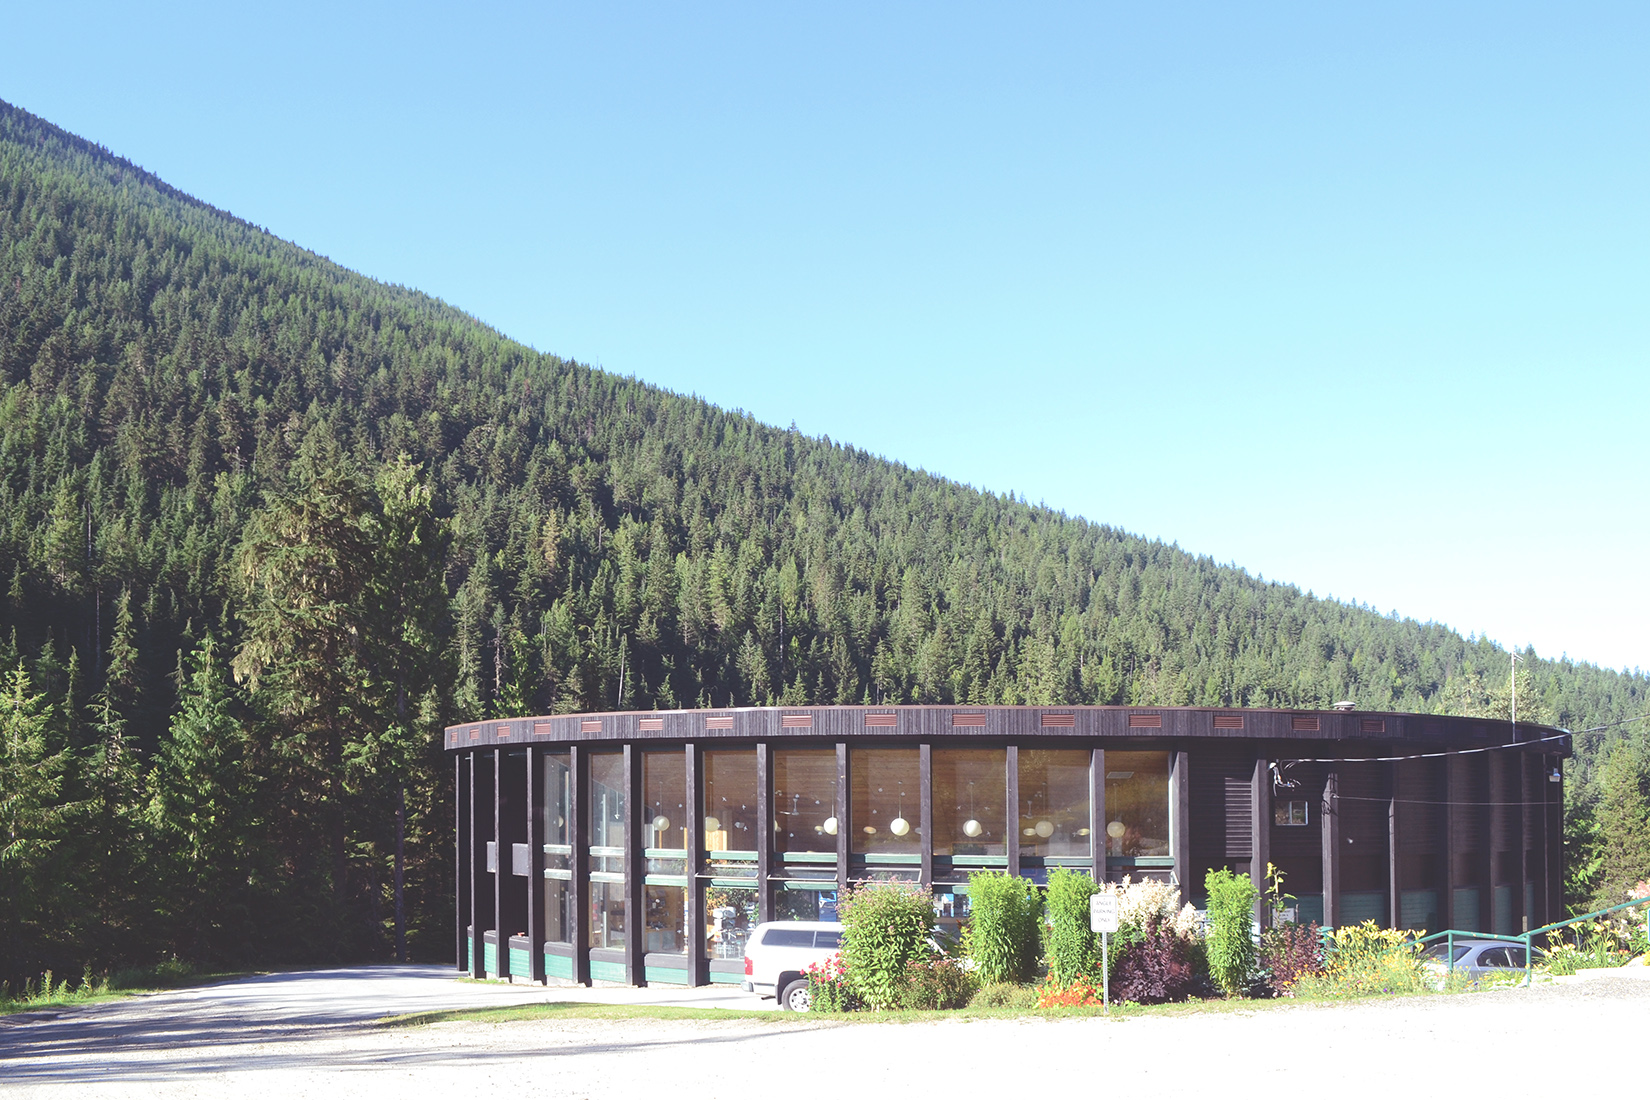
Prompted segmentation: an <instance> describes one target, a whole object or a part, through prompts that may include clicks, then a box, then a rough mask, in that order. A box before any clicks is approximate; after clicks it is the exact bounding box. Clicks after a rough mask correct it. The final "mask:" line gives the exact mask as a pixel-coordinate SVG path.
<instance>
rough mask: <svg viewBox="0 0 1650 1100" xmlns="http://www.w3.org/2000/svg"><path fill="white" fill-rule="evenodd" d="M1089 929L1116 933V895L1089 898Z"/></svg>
mask: <svg viewBox="0 0 1650 1100" xmlns="http://www.w3.org/2000/svg"><path fill="white" fill-rule="evenodd" d="M1089 927H1090V928H1091V929H1093V930H1094V931H1096V932H1105V933H1111V932H1115V931H1117V895H1116V894H1095V895H1093V896H1091V897H1090V898H1089Z"/></svg>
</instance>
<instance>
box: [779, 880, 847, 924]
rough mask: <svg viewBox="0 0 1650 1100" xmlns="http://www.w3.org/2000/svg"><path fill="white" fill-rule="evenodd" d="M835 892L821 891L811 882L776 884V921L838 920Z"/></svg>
mask: <svg viewBox="0 0 1650 1100" xmlns="http://www.w3.org/2000/svg"><path fill="white" fill-rule="evenodd" d="M836 899H837V892H836V891H835V890H820V889H817V888H816V887H815V886H814V885H813V884H812V883H809V882H776V883H774V886H773V919H774V920H836V917H837V910H836Z"/></svg>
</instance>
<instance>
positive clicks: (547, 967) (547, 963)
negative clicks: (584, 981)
mask: <svg viewBox="0 0 1650 1100" xmlns="http://www.w3.org/2000/svg"><path fill="white" fill-rule="evenodd" d="M544 972H545V974H546V975H548V976H549V977H552V978H566V979H567V980H568V981H572V980H573V960H572V958H571V957H569V956H567V955H552V954H551V953H550V952H548V951H546V952H545V953H544Z"/></svg>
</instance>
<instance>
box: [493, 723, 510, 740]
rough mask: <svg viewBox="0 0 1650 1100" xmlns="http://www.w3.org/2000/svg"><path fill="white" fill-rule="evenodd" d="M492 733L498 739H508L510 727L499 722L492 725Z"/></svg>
mask: <svg viewBox="0 0 1650 1100" xmlns="http://www.w3.org/2000/svg"><path fill="white" fill-rule="evenodd" d="M493 735H494V736H495V737H497V738H498V739H499V740H500V741H508V740H510V727H509V726H506V725H504V724H503V723H500V724H499V725H496V726H494V727H493Z"/></svg>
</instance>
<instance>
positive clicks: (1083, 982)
mask: <svg viewBox="0 0 1650 1100" xmlns="http://www.w3.org/2000/svg"><path fill="white" fill-rule="evenodd" d="M1103 992H1104V991H1103V989H1102V988H1101V985H1100V983H1099V982H1097V981H1090V980H1089V979H1088V978H1077V979H1075V980H1073V981H1070V982H1061V981H1060V980H1059V979H1057V978H1055V976H1054V975H1052V974H1050V975H1049V976H1048V977H1047V978H1046V979H1044V981H1043V984H1042V985H1041V986H1039V987H1038V988H1037V1007H1038V1008H1082V1007H1085V1006H1087V1005H1099V1004H1103V1003H1105V998H1104V997H1103V996H1102V993H1103Z"/></svg>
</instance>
